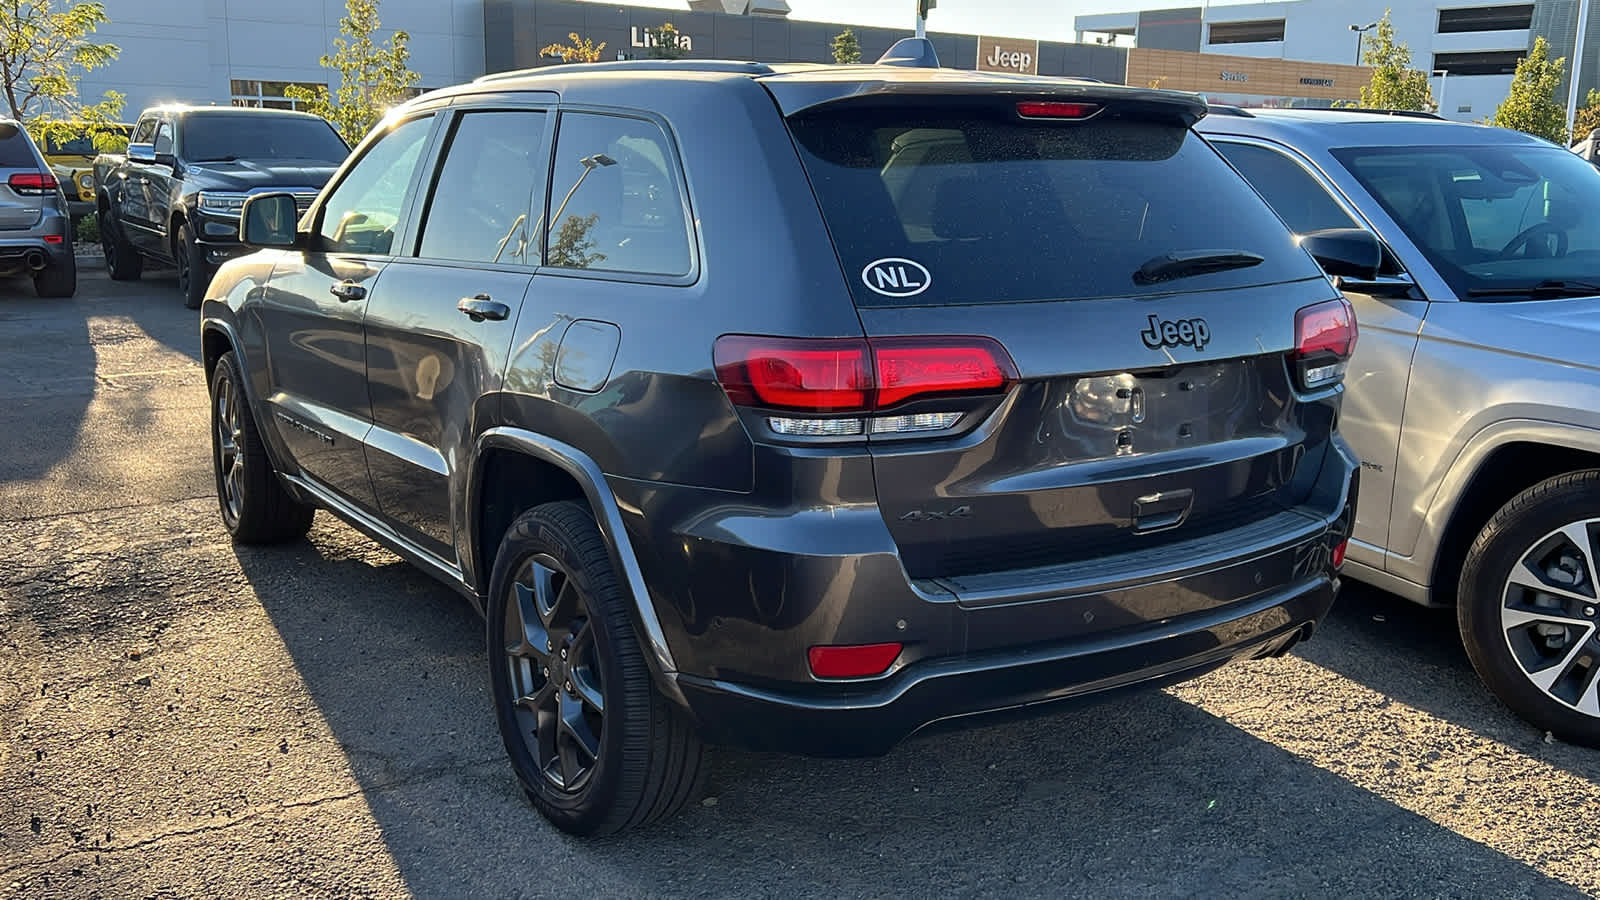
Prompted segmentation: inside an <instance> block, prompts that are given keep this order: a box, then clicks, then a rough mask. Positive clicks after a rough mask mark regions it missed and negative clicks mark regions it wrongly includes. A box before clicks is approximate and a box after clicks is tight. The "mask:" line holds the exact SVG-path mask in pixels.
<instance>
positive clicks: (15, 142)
mask: <svg viewBox="0 0 1600 900" xmlns="http://www.w3.org/2000/svg"><path fill="white" fill-rule="evenodd" d="M38 167H39V163H38V161H37V160H35V159H34V158H33V151H32V150H31V149H29V147H28V135H27V132H25V131H23V130H22V129H21V128H19V127H17V126H16V125H12V124H10V123H9V122H0V169H36V168H38Z"/></svg>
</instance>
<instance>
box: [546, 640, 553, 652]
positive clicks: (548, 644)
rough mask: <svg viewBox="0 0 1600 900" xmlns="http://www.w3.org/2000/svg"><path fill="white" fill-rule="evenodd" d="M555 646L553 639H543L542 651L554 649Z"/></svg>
mask: <svg viewBox="0 0 1600 900" xmlns="http://www.w3.org/2000/svg"><path fill="white" fill-rule="evenodd" d="M555 648H556V643H555V641H545V642H544V652H546V653H549V652H550V651H551V650H554V649H555Z"/></svg>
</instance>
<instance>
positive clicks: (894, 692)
mask: <svg viewBox="0 0 1600 900" xmlns="http://www.w3.org/2000/svg"><path fill="white" fill-rule="evenodd" d="M1335 592H1336V585H1335V582H1334V581H1333V580H1332V579H1330V578H1329V577H1327V576H1325V575H1319V576H1316V577H1314V578H1310V579H1307V580H1305V581H1302V582H1299V583H1297V584H1293V585H1290V586H1288V587H1285V588H1283V589H1281V590H1278V591H1273V592H1270V593H1268V594H1265V595H1261V596H1258V597H1255V598H1252V599H1249V600H1244V601H1240V602H1238V603H1234V604H1229V605H1227V606H1225V607H1220V608H1217V609H1214V610H1209V611H1207V612H1204V613H1195V614H1191V615H1188V616H1184V617H1182V618H1179V619H1174V620H1170V621H1167V622H1158V623H1152V624H1150V625H1146V626H1142V627H1139V628H1137V629H1130V630H1128V631H1125V632H1121V633H1117V634H1110V635H1105V636H1102V637H1100V638H1097V639H1095V640H1089V641H1076V642H1073V643H1071V644H1068V645H1047V646H1037V647H1026V648H1019V649H1015V650H1008V651H1004V652H992V653H985V654H981V655H975V656H970V657H966V658H962V659H939V660H928V661H926V662H922V663H918V664H915V665H912V666H909V667H907V668H905V669H903V670H901V671H900V672H899V673H897V674H896V675H895V676H894V677H893V678H892V679H890V680H888V681H886V682H881V683H874V684H873V685H871V686H870V688H867V689H861V688H855V687H854V686H852V687H851V688H848V689H847V688H837V689H836V691H839V690H850V691H852V692H851V693H838V692H835V693H832V694H823V693H805V694H800V693H793V692H787V691H784V692H780V691H773V690H767V689H763V688H754V687H749V686H745V685H739V684H733V683H730V682H725V681H718V680H714V679H706V678H699V677H696V676H692V675H684V674H679V675H678V676H677V679H678V685H679V687H680V688H681V689H682V691H683V695H684V698H685V699H686V700H687V702H688V706H689V710H690V712H691V714H692V715H693V716H694V717H695V719H696V720H697V722H699V724H700V727H701V730H702V732H703V733H704V735H705V737H706V738H707V739H708V740H711V741H713V742H715V743H723V744H731V745H735V746H741V747H746V748H750V749H755V750H771V751H779V752H791V753H802V754H807V755H813V756H874V755H879V754H882V753H886V752H888V750H889V749H890V748H892V747H893V746H894V745H895V744H896V743H898V742H900V741H901V740H903V739H904V738H906V737H908V736H910V735H911V734H912V733H914V732H916V731H917V730H918V729H921V728H923V727H925V726H927V725H930V724H932V723H934V722H943V721H946V720H950V719H955V718H960V717H967V716H975V715H980V714H985V713H992V712H998V711H1005V710H1013V709H1017V708H1020V707H1027V706H1031V705H1034V704H1041V703H1049V702H1053V701H1057V700H1066V699H1071V698H1074V697H1082V696H1085V695H1090V694H1096V693H1100V692H1103V691H1108V690H1113V689H1117V688H1122V687H1129V686H1134V685H1143V684H1157V683H1172V682H1176V681H1182V680H1184V679H1186V678H1189V677H1193V676H1196V675H1200V674H1203V673H1204V672H1206V671H1208V670H1210V669H1214V668H1216V667H1218V666H1220V665H1223V664H1225V663H1227V662H1229V661H1230V660H1233V659H1237V658H1241V657H1252V656H1262V655H1270V654H1272V653H1274V652H1277V651H1280V650H1282V649H1285V648H1286V647H1287V645H1288V644H1290V643H1292V642H1294V641H1295V640H1296V639H1298V638H1299V636H1300V635H1301V633H1302V631H1303V630H1304V629H1305V626H1306V625H1308V624H1315V623H1317V622H1319V621H1321V620H1322V618H1323V617H1324V616H1325V615H1327V613H1328V610H1329V608H1330V607H1331V606H1332V605H1333V600H1334V595H1335Z"/></svg>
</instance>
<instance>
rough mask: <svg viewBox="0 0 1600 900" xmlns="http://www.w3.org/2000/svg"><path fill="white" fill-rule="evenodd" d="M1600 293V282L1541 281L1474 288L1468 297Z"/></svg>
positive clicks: (1531, 297)
mask: <svg viewBox="0 0 1600 900" xmlns="http://www.w3.org/2000/svg"><path fill="white" fill-rule="evenodd" d="M1597 295H1600V283H1596V282H1593V281H1541V282H1539V283H1538V284H1535V285H1529V286H1528V287H1515V288H1473V289H1472V290H1470V291H1467V296H1468V297H1485V298H1493V297H1527V298H1528V299H1530V300H1549V299H1552V298H1555V297H1594V296H1597Z"/></svg>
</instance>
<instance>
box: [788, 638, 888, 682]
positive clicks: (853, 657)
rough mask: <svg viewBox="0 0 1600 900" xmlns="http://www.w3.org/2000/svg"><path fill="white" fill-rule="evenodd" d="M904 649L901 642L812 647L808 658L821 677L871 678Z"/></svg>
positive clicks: (815, 672) (885, 669) (812, 669)
mask: <svg viewBox="0 0 1600 900" xmlns="http://www.w3.org/2000/svg"><path fill="white" fill-rule="evenodd" d="M901 649H902V648H901V645H900V644H852V645H837V646H822V647H812V648H811V649H810V650H809V651H807V652H806V658H807V660H808V661H809V662H810V663H811V674H813V675H815V676H817V677H818V678H869V677H871V676H873V675H882V674H883V673H884V672H886V671H888V669H889V667H890V666H891V665H893V664H894V661H895V659H897V658H898V657H899V656H900V650H901Z"/></svg>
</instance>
